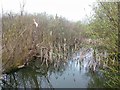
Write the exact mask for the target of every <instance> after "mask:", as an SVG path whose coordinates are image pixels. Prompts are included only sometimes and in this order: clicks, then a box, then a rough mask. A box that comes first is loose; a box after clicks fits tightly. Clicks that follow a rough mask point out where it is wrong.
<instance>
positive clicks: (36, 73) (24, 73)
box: [1, 49, 104, 88]
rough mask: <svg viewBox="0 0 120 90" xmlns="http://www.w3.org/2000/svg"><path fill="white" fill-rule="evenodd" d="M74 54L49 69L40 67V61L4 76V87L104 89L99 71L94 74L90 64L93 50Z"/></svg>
mask: <svg viewBox="0 0 120 90" xmlns="http://www.w3.org/2000/svg"><path fill="white" fill-rule="evenodd" d="M81 53H82V52H81V51H78V52H76V53H74V54H73V55H72V56H71V58H70V59H68V60H66V61H62V60H61V61H59V62H57V64H55V63H54V64H51V65H49V66H48V67H46V66H45V65H42V66H41V65H40V63H39V60H36V61H35V62H33V63H31V64H30V65H29V66H28V67H26V68H23V69H20V70H19V71H16V72H12V73H10V74H8V75H4V81H3V83H2V84H1V86H2V87H4V88H5V87H14V88H16V87H19V88H28V87H29V88H89V87H102V83H103V81H104V80H103V79H102V77H101V73H100V72H99V69H97V68H96V69H95V71H94V72H93V71H92V70H90V69H89V66H88V64H89V62H91V61H94V56H93V49H90V50H89V51H87V53H85V54H84V55H83V54H81Z"/></svg>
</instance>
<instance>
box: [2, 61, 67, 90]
mask: <svg viewBox="0 0 120 90" xmlns="http://www.w3.org/2000/svg"><path fill="white" fill-rule="evenodd" d="M38 62H39V61H36V63H35V62H32V63H30V65H29V66H28V67H26V68H24V69H21V70H19V71H18V72H14V73H11V74H9V75H7V79H6V81H5V82H6V84H4V85H3V87H9V86H8V85H12V86H13V87H22V88H27V87H29V88H41V87H42V83H45V85H47V86H45V87H47V88H52V84H51V82H50V80H49V76H50V75H51V74H52V72H53V73H56V74H59V75H60V74H62V73H63V72H64V70H65V67H66V64H65V62H63V61H62V60H61V61H60V62H55V63H57V66H55V63H52V64H49V66H48V67H47V66H46V65H45V64H43V65H40V63H38ZM48 70H49V75H48Z"/></svg>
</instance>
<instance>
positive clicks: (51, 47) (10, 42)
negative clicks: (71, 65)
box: [2, 13, 85, 71]
mask: <svg viewBox="0 0 120 90" xmlns="http://www.w3.org/2000/svg"><path fill="white" fill-rule="evenodd" d="M33 18H35V19H36V22H37V23H38V24H39V25H38V27H37V28H36V27H35V25H34V23H33ZM2 24H3V27H2V28H3V33H2V36H3V37H2V42H3V44H2V45H3V46H2V48H3V49H2V54H3V55H2V61H3V71H9V70H11V69H14V68H18V66H20V65H24V64H25V63H26V62H28V61H30V60H32V59H33V57H37V56H38V57H39V58H41V59H40V60H42V61H43V62H45V63H46V64H47V65H48V62H51V63H52V62H53V60H55V59H54V58H58V59H59V60H60V59H66V58H67V55H68V52H69V51H70V50H73V51H75V50H78V49H79V47H80V46H81V45H82V43H81V42H82V40H84V38H85V36H84V35H82V33H84V29H83V27H82V24H81V23H80V22H71V21H68V20H66V19H65V18H63V17H58V16H57V15H56V16H55V17H53V16H50V15H47V14H46V13H41V14H34V15H31V14H27V13H26V14H25V15H22V16H21V15H19V14H14V13H6V14H3V17H2Z"/></svg>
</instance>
